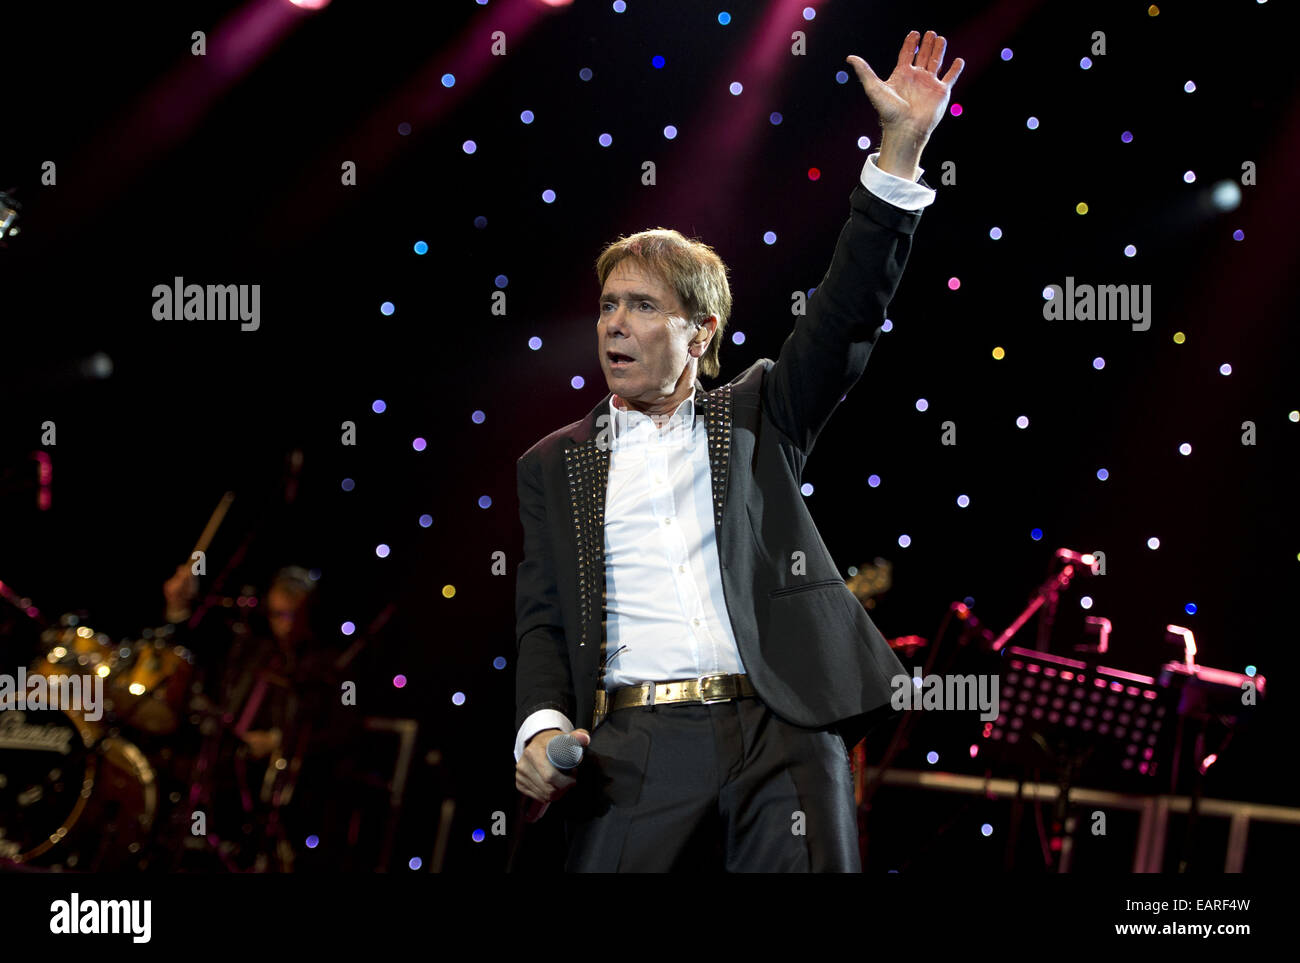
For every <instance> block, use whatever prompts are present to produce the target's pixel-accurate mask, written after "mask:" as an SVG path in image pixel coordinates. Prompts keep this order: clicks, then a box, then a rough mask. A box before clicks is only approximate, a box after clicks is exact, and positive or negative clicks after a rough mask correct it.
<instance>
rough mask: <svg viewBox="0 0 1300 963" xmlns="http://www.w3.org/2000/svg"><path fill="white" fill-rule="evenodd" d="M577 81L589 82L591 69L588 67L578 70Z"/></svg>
mask: <svg viewBox="0 0 1300 963" xmlns="http://www.w3.org/2000/svg"><path fill="white" fill-rule="evenodd" d="M578 79H579V80H584V81H586V80H590V79H591V68H590V67H583V68H582V69H581V70H579V71H578Z"/></svg>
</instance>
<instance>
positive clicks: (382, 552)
mask: <svg viewBox="0 0 1300 963" xmlns="http://www.w3.org/2000/svg"><path fill="white" fill-rule="evenodd" d="M389 552H390V549H389V547H388V546H387V545H385V544H384V543H383V542H380V543H379V544H378V545H376V546H375V554H376V555H378V556H379V557H380V558H388V555H389Z"/></svg>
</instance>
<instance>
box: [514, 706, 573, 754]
mask: <svg viewBox="0 0 1300 963" xmlns="http://www.w3.org/2000/svg"><path fill="white" fill-rule="evenodd" d="M543 729H559V730H560V731H561V732H572V731H573V723H572V722H570V721H569V717H568V716H566V715H565V714H564V713H563V712H560V711H559V710H558V709H538V710H537V711H536V712H534V713H533V714H532V715H530V716H529V717H528V718H527V719H525V720H524V724H523V725H522V726H520V727H519V735H517V736H515V762H518V761H519V760H520V758H521V757H522V756H523V754H524V745H525V744H526V743H527V742H528V740H529V739H531V738H532V737H533V736H535V735H537V733H539V732H541V731H542V730H543Z"/></svg>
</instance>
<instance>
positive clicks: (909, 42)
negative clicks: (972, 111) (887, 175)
mask: <svg viewBox="0 0 1300 963" xmlns="http://www.w3.org/2000/svg"><path fill="white" fill-rule="evenodd" d="M919 36H920V35H919V34H918V33H917V31H915V30H913V31H912V32H911V33H909V34H908V35H907V38H906V39H905V40H904V41H903V47H902V49H901V50H899V51H898V63H896V64H895V65H894V70H893V72H892V73H891V74H890V75H889V79H888V80H881V79H880V78H879V77H877V76H876V73H875V71H873V70H872V69H871V67H870V66H869V65H868V64H867V62H866V61H865V60H863V59H862V58H861V57H857V56H853V55H850V56H849V57H847V58H846V59H847V60H848V62H849V63H850V64H852V65H853V69H854V71H855V72H856V73H857V75H858V80H860V81H861V82H862V88H863V89H864V90H865V91H866V92H867V97H868V98H869V99H870V101H871V105H872V106H873V107H875V108H876V113H877V114H879V115H880V124H881V126H882V127H884V128H885V130H886V131H893V132H896V133H898V134H902V135H905V136H907V137H908V138H909V139H913V140H920V141H921V142H922V143H924V141H925V140H927V139H928V138H929V136H930V132H931V131H932V130H934V128H935V127H936V126H938V124H939V121H940V120H942V119H943V111H944V108H945V107H947V106H948V98H949V97H950V96H951V94H952V85H953V84H954V83H956V81H957V78H958V77H959V76H961V72H962V68H963V67H965V66H966V62H965V61H964V60H962V59H961V58H960V57H958V58H957V59H956V60H954V61H953V62H952V65H951V66H950V67H949V68H948V73H947V74H945V75H944V77H943V79H942V80H940V79H939V76H938V73H939V65H940V64H942V63H943V54H944V51H945V50H946V49H947V47H948V41H947V40H945V39H944V38H943V37H940V36H937V35H936V34H935V32H934V31H933V30H927V31H926V32H925V36H924V37H921V38H920V39H921V43H920V46H919V47H918V46H917V38H918V37H919ZM913 51H916V53H915V57H914V56H913Z"/></svg>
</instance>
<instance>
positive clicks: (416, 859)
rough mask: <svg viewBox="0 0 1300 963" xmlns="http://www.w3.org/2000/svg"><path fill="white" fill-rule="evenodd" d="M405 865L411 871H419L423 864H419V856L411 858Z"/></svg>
mask: <svg viewBox="0 0 1300 963" xmlns="http://www.w3.org/2000/svg"><path fill="white" fill-rule="evenodd" d="M406 865H407V866H409V867H411V869H419V868H420V867H421V866H423V865H424V864H423V863H422V862H420V857H419V856H412V857H411V859H410V862H408V863H407V864H406Z"/></svg>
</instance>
